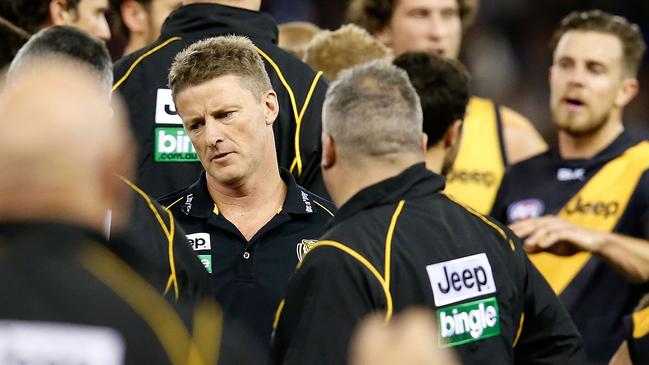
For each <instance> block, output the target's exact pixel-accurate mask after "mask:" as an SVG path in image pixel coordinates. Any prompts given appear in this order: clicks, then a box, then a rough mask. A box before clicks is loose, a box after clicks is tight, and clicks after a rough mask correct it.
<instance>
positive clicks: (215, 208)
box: [212, 203, 219, 215]
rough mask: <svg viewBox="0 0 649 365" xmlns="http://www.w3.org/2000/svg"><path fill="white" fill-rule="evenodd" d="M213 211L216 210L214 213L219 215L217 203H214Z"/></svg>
mask: <svg viewBox="0 0 649 365" xmlns="http://www.w3.org/2000/svg"><path fill="white" fill-rule="evenodd" d="M212 212H214V214H216V215H219V207H217V206H216V203H214V209H212Z"/></svg>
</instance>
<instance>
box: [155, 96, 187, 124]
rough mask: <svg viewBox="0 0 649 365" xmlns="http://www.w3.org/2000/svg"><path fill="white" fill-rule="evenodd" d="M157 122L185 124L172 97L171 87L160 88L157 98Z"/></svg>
mask: <svg viewBox="0 0 649 365" xmlns="http://www.w3.org/2000/svg"><path fill="white" fill-rule="evenodd" d="M155 123H156V124H180V125H182V124H183V120H182V119H180V116H178V113H177V112H176V104H174V100H173V98H172V97H171V90H170V89H158V91H157V93H156V100H155Z"/></svg>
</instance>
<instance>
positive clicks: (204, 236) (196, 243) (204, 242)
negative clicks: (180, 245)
mask: <svg viewBox="0 0 649 365" xmlns="http://www.w3.org/2000/svg"><path fill="white" fill-rule="evenodd" d="M187 240H189V245H190V246H192V249H193V250H194V251H199V250H210V249H212V244H211V243H210V234H209V233H193V234H188V235H187Z"/></svg>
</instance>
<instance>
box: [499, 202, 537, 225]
mask: <svg viewBox="0 0 649 365" xmlns="http://www.w3.org/2000/svg"><path fill="white" fill-rule="evenodd" d="M544 211H545V204H543V202H542V201H540V200H538V199H525V200H521V201H518V202H516V203H513V204H511V205H510V206H509V207H508V208H507V219H508V220H509V222H510V223H515V222H519V221H523V220H526V219H533V218H538V217H540V216H542V215H543V213H544Z"/></svg>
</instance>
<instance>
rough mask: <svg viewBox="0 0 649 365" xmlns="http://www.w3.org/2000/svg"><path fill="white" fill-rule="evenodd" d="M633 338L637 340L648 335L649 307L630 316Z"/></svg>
mask: <svg viewBox="0 0 649 365" xmlns="http://www.w3.org/2000/svg"><path fill="white" fill-rule="evenodd" d="M631 318H632V319H633V338H635V339H638V338H642V337H645V336H646V335H648V334H649V307H647V308H645V309H643V310H641V311H639V312H635V313H633V314H632V316H631Z"/></svg>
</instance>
